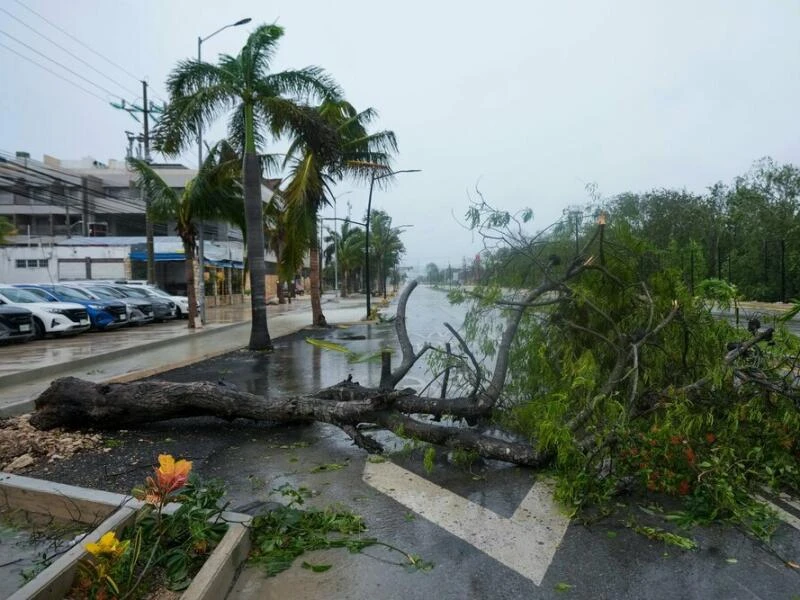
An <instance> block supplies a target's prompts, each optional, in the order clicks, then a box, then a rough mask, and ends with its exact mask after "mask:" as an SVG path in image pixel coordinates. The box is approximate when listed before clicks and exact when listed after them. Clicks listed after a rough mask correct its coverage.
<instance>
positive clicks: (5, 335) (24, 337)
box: [0, 304, 34, 344]
mask: <svg viewBox="0 0 800 600" xmlns="http://www.w3.org/2000/svg"><path fill="white" fill-rule="evenodd" d="M33 331H34V330H33V313H32V312H31V311H29V310H28V309H27V308H23V307H22V306H9V305H5V304H4V305H0V344H2V343H6V342H14V341H19V342H27V341H28V340H30V339H31V338H33Z"/></svg>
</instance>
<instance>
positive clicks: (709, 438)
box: [706, 431, 717, 444]
mask: <svg viewBox="0 0 800 600" xmlns="http://www.w3.org/2000/svg"><path fill="white" fill-rule="evenodd" d="M706 441H707V442H708V443H709V444H713V443H714V442H716V441H717V436H715V435H714V434H713V433H711V432H710V431H709V432H708V433H707V434H706Z"/></svg>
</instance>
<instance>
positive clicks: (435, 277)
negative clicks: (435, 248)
mask: <svg viewBox="0 0 800 600" xmlns="http://www.w3.org/2000/svg"><path fill="white" fill-rule="evenodd" d="M425 276H426V277H427V279H428V283H439V279H440V278H441V277H440V274H439V265H437V264H436V263H433V262H431V263H428V264H427V265H425Z"/></svg>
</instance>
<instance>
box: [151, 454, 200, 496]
mask: <svg viewBox="0 0 800 600" xmlns="http://www.w3.org/2000/svg"><path fill="white" fill-rule="evenodd" d="M158 464H159V466H158V468H157V469H156V479H157V480H158V489H159V490H160V491H161V492H162V493H163V494H168V493H170V492H174V491H175V490H177V489H179V488H182V487H183V486H184V485H186V482H187V481H188V480H189V472H190V471H191V470H192V463H191V462H190V461H188V460H183V459H181V460H178V461H176V460H175V459H174V458H172V455H170V454H159V455H158Z"/></svg>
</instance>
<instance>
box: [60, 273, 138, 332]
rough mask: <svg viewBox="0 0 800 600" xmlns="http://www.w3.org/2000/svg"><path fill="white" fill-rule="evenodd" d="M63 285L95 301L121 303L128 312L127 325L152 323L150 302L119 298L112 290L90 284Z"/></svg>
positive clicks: (70, 283) (69, 283) (71, 283)
mask: <svg viewBox="0 0 800 600" xmlns="http://www.w3.org/2000/svg"><path fill="white" fill-rule="evenodd" d="M64 285H65V286H67V287H74V288H77V289H79V290H82V291H84V292H86V293H87V294H88V295H89V296H91V297H92V298H94V299H95V300H117V301H121V302H122V303H123V304H125V308H126V310H127V311H128V324H130V325H144V324H146V323H152V321H153V305H152V303H150V302H147V301H145V300H140V299H137V298H125V297H120V294H117V293H115V292H114V291H113V290H109V289H106V288H105V287H104V286H99V285H92V284H90V283H84V282H68V283H67V282H64Z"/></svg>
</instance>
